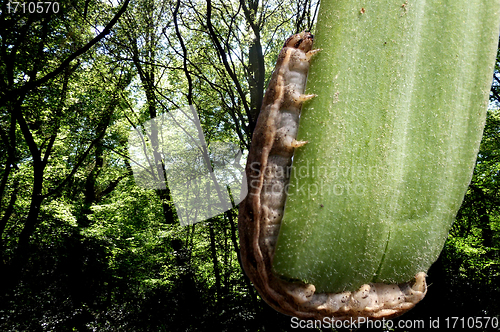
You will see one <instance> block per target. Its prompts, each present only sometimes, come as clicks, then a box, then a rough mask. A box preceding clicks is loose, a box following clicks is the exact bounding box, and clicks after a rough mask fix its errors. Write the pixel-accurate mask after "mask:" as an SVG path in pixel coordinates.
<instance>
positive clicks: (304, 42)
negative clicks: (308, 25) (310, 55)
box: [284, 31, 314, 52]
mask: <svg viewBox="0 0 500 332" xmlns="http://www.w3.org/2000/svg"><path fill="white" fill-rule="evenodd" d="M313 40H314V36H313V34H312V33H310V32H309V31H302V32H301V33H298V34H296V35H293V36H291V37H290V38H288V39H287V40H286V41H285V45H284V47H293V48H298V49H299V50H302V51H304V52H309V51H310V50H311V49H312V45H313Z"/></svg>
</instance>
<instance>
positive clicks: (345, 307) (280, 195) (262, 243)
mask: <svg viewBox="0 0 500 332" xmlns="http://www.w3.org/2000/svg"><path fill="white" fill-rule="evenodd" d="M312 44H313V35H312V34H311V33H309V32H301V33H299V34H296V35H293V36H291V37H290V38H288V39H287V40H286V42H285V45H284V47H283V49H282V50H281V52H280V53H279V56H278V61H277V63H276V67H275V69H274V72H273V74H272V77H271V80H270V82H269V86H268V88H267V91H266V94H265V96H264V101H263V103H262V108H261V112H260V114H259V118H258V120H257V125H256V127H255V131H254V133H253V137H252V145H251V148H250V152H249V155H248V160H247V166H246V174H247V181H248V195H247V197H246V198H245V199H244V200H243V201H242V202H241V204H240V210H239V218H238V229H239V236H240V246H241V260H242V265H243V268H244V270H245V272H246V274H247V275H248V277H249V278H250V280H251V281H252V283H253V284H254V286H255V288H256V289H257V290H258V292H259V293H260V295H261V296H262V298H263V299H264V300H265V301H266V302H267V303H268V304H269V305H270V306H271V307H273V308H274V309H276V310H278V311H279V312H282V313H284V314H287V315H290V316H296V317H299V318H301V319H308V318H313V319H323V318H324V317H330V318H332V317H335V319H339V320H342V319H357V318H359V317H370V318H373V319H381V318H390V317H394V316H397V315H400V314H402V313H404V312H406V311H407V310H409V309H411V308H412V307H413V306H414V305H415V304H416V303H417V302H419V301H420V300H421V299H422V298H423V297H424V295H425V293H426V291H427V286H426V282H425V273H424V272H421V273H418V274H417V275H416V276H415V280H414V281H412V282H408V283H405V284H399V285H396V284H394V285H387V284H382V283H375V284H366V285H363V286H361V287H360V288H359V290H357V291H355V292H343V293H319V294H317V293H315V287H314V285H312V284H305V283H300V282H289V281H285V280H283V279H281V278H279V277H277V276H275V275H274V274H273V272H272V261H273V255H274V249H275V246H276V240H277V237H278V233H279V228H280V225H281V220H282V217H283V211H284V207H285V201H286V190H285V189H286V188H287V185H288V181H289V173H288V172H286V171H283V170H288V169H289V167H291V164H292V156H293V151H294V149H295V148H298V147H301V146H303V145H304V144H306V143H307V142H304V141H297V140H296V137H297V129H298V121H299V115H300V109H301V106H302V103H303V102H304V101H306V100H308V99H311V98H313V97H314V96H315V95H305V94H304V90H305V84H306V80H307V73H308V71H309V62H310V60H311V57H312V56H313V55H314V54H316V53H318V52H319V51H320V50H319V49H316V50H313V49H312Z"/></svg>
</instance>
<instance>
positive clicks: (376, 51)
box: [273, 0, 500, 292]
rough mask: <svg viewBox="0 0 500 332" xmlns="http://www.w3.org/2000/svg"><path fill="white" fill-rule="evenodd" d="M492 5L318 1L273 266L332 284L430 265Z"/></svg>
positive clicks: (485, 67) (498, 2)
mask: <svg viewBox="0 0 500 332" xmlns="http://www.w3.org/2000/svg"><path fill="white" fill-rule="evenodd" d="M363 7H364V8H363ZM499 9H500V0H487V1H486V0H485V1H482V0H419V1H417V0H413V1H412V0H409V1H407V2H403V1H402V0H377V1H368V2H366V1H352V0H338V1H325V0H324V1H322V3H321V9H320V16H319V19H318V24H317V31H316V35H315V48H321V49H323V50H322V52H320V53H319V54H318V55H317V56H316V58H314V59H313V61H312V64H311V70H310V74H309V78H308V85H307V91H306V93H315V94H317V95H318V96H317V97H316V98H315V99H313V100H312V101H311V102H308V103H307V104H306V105H305V106H304V108H303V110H302V117H301V120H300V128H299V134H298V139H299V140H307V141H309V143H308V144H307V145H305V146H304V147H301V148H298V149H296V152H295V156H294V161H293V166H294V167H293V171H292V174H291V180H290V187H289V191H288V194H289V196H288V198H287V202H286V208H285V214H284V219H283V222H282V225H281V230H280V234H279V239H278V244H277V248H276V253H275V256H274V263H273V264H274V265H273V268H274V270H275V272H276V273H277V274H279V275H282V276H284V277H286V278H290V279H300V280H303V281H306V282H309V283H312V284H314V285H315V286H316V289H317V292H339V291H344V290H351V291H352V290H355V289H356V288H358V287H359V286H361V285H362V284H364V283H369V282H386V283H399V282H406V281H409V280H410V279H411V278H412V277H413V276H414V275H415V274H416V273H418V272H420V271H424V272H425V271H427V270H428V268H429V267H430V265H431V264H432V263H433V262H434V261H435V260H436V259H437V257H438V256H439V253H440V251H441V249H442V247H443V244H444V242H445V240H446V236H447V234H448V231H449V228H450V226H451V224H452V222H453V220H454V218H455V215H456V213H457V210H458V208H459V207H460V204H461V202H462V199H463V196H464V194H465V191H466V189H467V186H468V184H469V181H470V178H471V175H472V171H473V167H474V162H475V159H476V154H477V151H478V148H479V143H480V140H481V135H482V130H483V125H484V120H485V112H486V108H487V102H488V92H489V87H490V84H491V77H492V73H493V65H494V62H495V55H496V47H497V43H498V31H499V30H498V28H499V18H500V12H499Z"/></svg>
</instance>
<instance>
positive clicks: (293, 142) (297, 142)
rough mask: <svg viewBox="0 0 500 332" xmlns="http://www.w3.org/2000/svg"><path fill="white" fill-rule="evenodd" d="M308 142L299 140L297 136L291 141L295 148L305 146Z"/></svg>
mask: <svg viewBox="0 0 500 332" xmlns="http://www.w3.org/2000/svg"><path fill="white" fill-rule="evenodd" d="M307 143H309V142H308V141H297V140H296V139H295V138H294V139H293V140H292V142H291V144H290V145H291V146H292V147H293V148H300V147H301V146H304V145H306V144H307Z"/></svg>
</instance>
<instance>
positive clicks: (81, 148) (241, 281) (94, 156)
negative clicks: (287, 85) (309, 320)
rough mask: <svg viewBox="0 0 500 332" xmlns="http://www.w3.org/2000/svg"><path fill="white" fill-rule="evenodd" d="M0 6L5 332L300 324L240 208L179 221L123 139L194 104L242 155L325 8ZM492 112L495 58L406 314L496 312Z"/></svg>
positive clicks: (285, 4) (179, 3)
mask: <svg viewBox="0 0 500 332" xmlns="http://www.w3.org/2000/svg"><path fill="white" fill-rule="evenodd" d="M0 3H1V5H0V9H1V13H0V57H1V60H0V75H1V79H0V194H1V198H0V275H1V279H2V281H1V282H0V330H2V331H72V330H73V331H205V330H207V329H212V330H217V331H235V330H238V331H287V330H289V329H290V318H289V317H286V316H284V315H281V314H279V313H277V312H275V311H274V310H273V309H270V308H269V307H268V306H267V305H266V304H265V303H263V301H262V300H261V299H260V297H259V296H258V295H257V293H256V292H255V290H254V288H253V287H252V286H251V284H250V282H249V281H248V279H247V278H246V277H245V276H244V274H243V272H242V270H241V267H240V264H239V261H238V259H239V255H238V254H239V251H238V241H237V239H238V234H237V214H238V210H237V207H234V208H232V209H230V210H228V211H226V212H224V213H221V214H219V215H217V216H214V217H212V218H210V219H209V220H206V221H204V222H200V223H196V224H193V225H189V226H181V225H180V223H179V217H178V216H177V213H176V209H175V207H174V204H173V202H172V199H171V192H170V190H169V186H168V178H167V180H166V182H165V186H166V188H167V189H166V190H161V189H148V188H143V187H140V186H138V185H137V184H136V181H135V179H134V175H133V171H132V164H133V161H132V160H131V158H130V155H129V150H128V139H129V135H130V132H131V130H133V129H134V128H140V126H141V125H142V124H143V123H144V122H146V121H148V120H151V119H154V118H156V117H157V116H159V115H162V114H166V113H167V112H170V111H172V110H176V109H181V108H183V107H186V106H188V105H194V106H195V109H196V110H197V111H198V116H199V118H200V121H201V127H202V129H203V132H204V135H205V139H206V143H207V145H208V147H209V148H210V146H211V145H216V144H217V143H218V142H226V143H232V144H234V145H235V146H237V147H239V149H241V150H242V151H246V150H248V147H249V144H250V138H251V135H252V131H253V128H254V126H255V121H256V117H257V115H258V112H259V109H260V105H261V103H262V98H263V93H264V91H265V87H266V85H267V82H268V80H269V77H270V74H271V72H272V69H273V67H274V63H275V61H276V57H277V54H278V52H279V50H280V48H281V47H282V44H283V41H284V40H285V39H286V38H287V37H288V36H289V35H291V34H292V33H296V32H299V31H302V30H311V31H314V22H315V18H316V15H317V10H318V1H315V0H293V1H284V0H268V1H266V0H264V1H259V0H239V1H237V0H233V1H219V0H207V1H199V0H163V1H161V0H124V1H114V0H102V1H99V0H67V1H64V2H62V1H61V2H58V4H59V6H58V7H57V8H58V10H57V13H56V12H55V11H56V10H55V7H54V6H52V7H51V8H49V10H45V11H43V12H40V13H37V12H33V13H29V10H26V11H25V12H24V13H23V12H22V11H21V10H20V9H18V11H17V12H15V13H14V12H13V11H12V9H11V8H10V7H9V6H8V3H9V2H8V1H0ZM26 8H28V7H26ZM499 54H500V53H499ZM361 79H362V78H361ZM499 108H500V59H499V57H497V64H496V68H495V74H494V77H493V84H492V89H491V94H490V107H489V110H488V115H487V120H486V127H485V130H484V136H483V140H482V143H481V147H480V152H479V155H478V159H477V162H476V167H475V171H474V175H473V179H472V182H471V184H470V186H469V189H468V191H467V194H466V196H465V199H464V202H463V204H462V207H461V209H460V211H459V213H458V215H457V218H456V222H455V223H454V225H453V228H452V229H451V231H450V234H449V236H448V239H447V241H446V244H445V246H444V250H443V252H442V253H441V256H440V257H439V259H438V261H437V262H436V263H435V264H434V265H433V266H432V267H431V269H430V271H429V273H428V284H429V291H428V294H427V297H426V298H425V299H424V300H423V301H422V302H421V303H420V304H418V305H417V306H416V308H415V309H413V310H412V311H410V312H409V313H407V314H405V315H404V316H403V317H402V318H401V319H423V320H425V321H428V320H429V319H430V318H437V317H441V321H443V319H444V318H446V317H452V316H454V317H466V318H467V317H476V316H479V317H483V316H487V317H497V319H498V318H499V316H500V302H499V301H498V298H500V254H499V249H500V191H499V189H500V183H499V176H500V174H499V171H500V111H499ZM171 144H172V145H175V144H176V142H171ZM212 157H213V158H215V156H213V155H212ZM212 163H214V160H213V159H212Z"/></svg>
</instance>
